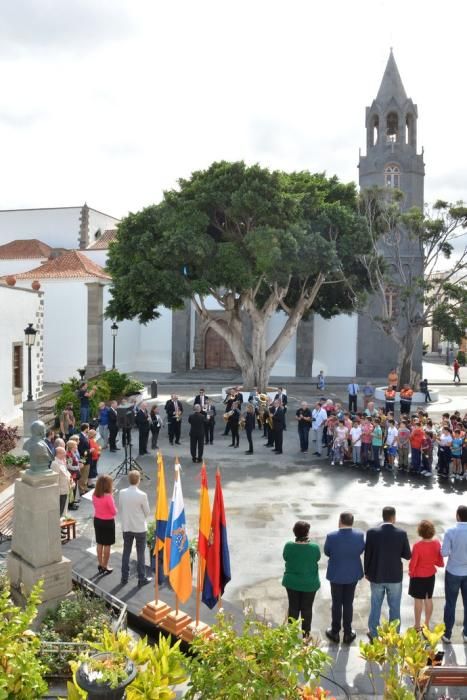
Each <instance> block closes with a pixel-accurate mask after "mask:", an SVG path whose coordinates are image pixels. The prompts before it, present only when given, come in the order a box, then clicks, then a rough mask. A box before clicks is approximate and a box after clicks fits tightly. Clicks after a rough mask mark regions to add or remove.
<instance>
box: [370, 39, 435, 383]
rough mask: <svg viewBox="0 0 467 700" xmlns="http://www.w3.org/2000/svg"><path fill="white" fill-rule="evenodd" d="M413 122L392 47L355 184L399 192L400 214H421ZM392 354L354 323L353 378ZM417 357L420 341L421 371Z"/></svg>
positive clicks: (387, 342) (373, 370)
mask: <svg viewBox="0 0 467 700" xmlns="http://www.w3.org/2000/svg"><path fill="white" fill-rule="evenodd" d="M417 119H418V110H417V105H416V104H414V103H413V101H412V100H411V99H410V98H409V97H407V93H406V92H405V88H404V85H403V83H402V80H401V77H400V74H399V70H398V68H397V65H396V61H395V58H394V55H393V52H392V49H391V52H390V54H389V59H388V62H387V65H386V69H385V71H384V75H383V79H382V81H381V85H380V87H379V90H378V94H377V96H376V99H375V100H373V103H372V104H371V106H370V107H367V108H366V119H365V126H366V155H365V156H362V155H360V159H359V164H358V168H359V185H360V189H361V190H364V189H366V188H368V187H374V186H377V187H389V188H390V187H394V188H397V189H399V190H401V191H402V192H403V194H404V197H403V199H402V201H401V208H402V209H403V210H408V209H410V208H412V207H418V208H419V209H421V210H423V205H424V177H425V164H424V162H423V153H421V154H420V153H417ZM401 233H402V235H403V232H402V231H401ZM406 246H407V249H406V253H407V258H408V259H409V257H410V260H411V264H412V265H414V267H415V268H418V271H419V272H420V271H421V264H422V260H421V257H420V256H419V259H418V260H415V261H414V249H413V247H412V246H410V243H409V241H408V240H407V239H406ZM382 252H383V254H384V251H382ZM414 262H415V264H414ZM417 262H419V263H420V266H419V265H418V264H417ZM397 354H398V349H397V347H396V345H395V343H394V342H393V341H392V340H391V339H390V338H389V337H388V336H387V335H385V334H384V333H383V332H382V331H380V330H379V329H378V328H377V327H376V326H375V324H374V323H373V321H372V320H371V319H370V318H369V317H368V316H366V315H365V314H362V315H361V316H360V317H359V323H358V344H357V374H358V375H359V376H363V377H365V376H367V377H386V376H387V373H388V371H389V370H390V369H391V367H395V366H396V364H397ZM421 358H422V353H421V342H420V348H419V352H418V349H417V350H416V352H415V353H414V369H416V370H421Z"/></svg>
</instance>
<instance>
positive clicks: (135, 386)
mask: <svg viewBox="0 0 467 700" xmlns="http://www.w3.org/2000/svg"><path fill="white" fill-rule="evenodd" d="M143 390H144V384H143V382H139V381H138V380H137V379H130V380H129V382H128V384H127V385H126V386H125V396H131V395H132V394H139V393H140V392H141V391H143Z"/></svg>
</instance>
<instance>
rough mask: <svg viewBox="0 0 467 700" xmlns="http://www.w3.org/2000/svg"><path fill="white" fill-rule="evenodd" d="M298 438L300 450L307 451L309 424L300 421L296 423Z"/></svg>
mask: <svg viewBox="0 0 467 700" xmlns="http://www.w3.org/2000/svg"><path fill="white" fill-rule="evenodd" d="M298 437H299V440H300V449H301V450H307V449H308V438H309V437H310V424H309V423H305V421H303V420H301V421H299V423H298Z"/></svg>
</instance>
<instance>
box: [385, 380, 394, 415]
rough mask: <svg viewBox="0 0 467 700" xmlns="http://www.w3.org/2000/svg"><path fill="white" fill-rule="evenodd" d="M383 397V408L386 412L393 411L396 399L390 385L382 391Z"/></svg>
mask: <svg viewBox="0 0 467 700" xmlns="http://www.w3.org/2000/svg"><path fill="white" fill-rule="evenodd" d="M384 398H385V400H386V406H385V408H384V410H385V412H386V413H394V402H395V400H396V392H395V391H394V389H393V388H392V386H388V388H387V389H386V391H385V392H384Z"/></svg>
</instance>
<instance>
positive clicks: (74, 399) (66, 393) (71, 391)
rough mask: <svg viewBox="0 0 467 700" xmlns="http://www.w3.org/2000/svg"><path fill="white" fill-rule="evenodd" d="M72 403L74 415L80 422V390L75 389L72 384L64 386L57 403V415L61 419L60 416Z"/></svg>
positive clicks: (68, 383)
mask: <svg viewBox="0 0 467 700" xmlns="http://www.w3.org/2000/svg"><path fill="white" fill-rule="evenodd" d="M68 403H71V404H73V413H74V416H75V418H76V419H77V423H78V422H79V399H78V389H77V388H75V387H74V386H73V385H72V384H71V381H70V382H66V383H64V384H62V388H61V391H60V395H59V396H58V398H57V400H56V402H55V415H57V416H59V417H60V414H61V413H62V411H63V410H64V408H65V406H66V405H67V404H68Z"/></svg>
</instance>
